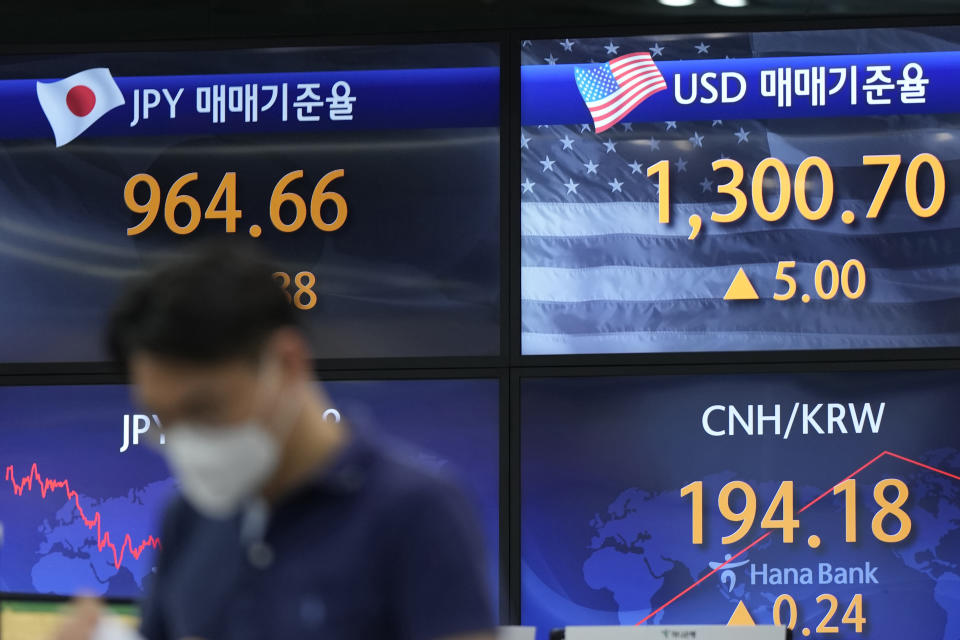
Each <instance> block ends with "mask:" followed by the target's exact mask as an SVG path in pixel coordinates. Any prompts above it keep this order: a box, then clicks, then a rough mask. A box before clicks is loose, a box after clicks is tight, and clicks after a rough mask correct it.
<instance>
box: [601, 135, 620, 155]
mask: <svg viewBox="0 0 960 640" xmlns="http://www.w3.org/2000/svg"><path fill="white" fill-rule="evenodd" d="M603 146H605V147H606V148H607V153H611V152H613V151H614V150H615V149H616V148H617V143H616V142H614V141H613V140H611V139H610V138H607V141H606V142H604V143H603Z"/></svg>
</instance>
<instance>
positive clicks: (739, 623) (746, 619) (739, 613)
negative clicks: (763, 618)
mask: <svg viewBox="0 0 960 640" xmlns="http://www.w3.org/2000/svg"><path fill="white" fill-rule="evenodd" d="M727 626H728V627H755V626H757V623H756V622H754V621H753V616H751V615H750V612H749V611H747V605H745V604H743V600H741V601H740V604H738V605H737V608H736V609H734V610H733V615H732V616H730V622H728V623H727Z"/></svg>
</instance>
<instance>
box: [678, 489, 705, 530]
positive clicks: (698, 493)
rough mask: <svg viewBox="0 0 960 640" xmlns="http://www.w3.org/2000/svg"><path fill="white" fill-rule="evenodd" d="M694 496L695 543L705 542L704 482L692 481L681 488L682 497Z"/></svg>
mask: <svg viewBox="0 0 960 640" xmlns="http://www.w3.org/2000/svg"><path fill="white" fill-rule="evenodd" d="M690 495H692V496H693V505H692V507H693V518H692V520H693V544H703V482H701V481H699V480H698V481H697V482H691V483H690V484H688V485H687V486H685V487H684V488H683V489H680V497H681V498H686V497H687V496H690Z"/></svg>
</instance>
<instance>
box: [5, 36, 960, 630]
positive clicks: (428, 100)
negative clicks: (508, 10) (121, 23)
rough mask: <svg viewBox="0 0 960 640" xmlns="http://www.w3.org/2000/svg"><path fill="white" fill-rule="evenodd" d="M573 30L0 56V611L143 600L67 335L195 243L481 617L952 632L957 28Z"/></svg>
mask: <svg viewBox="0 0 960 640" xmlns="http://www.w3.org/2000/svg"><path fill="white" fill-rule="evenodd" d="M601 35H602V37H598V36H597V34H596V33H593V34H591V35H590V37H579V34H577V33H576V32H575V30H573V29H571V30H568V31H558V32H556V33H552V34H550V37H545V36H544V35H543V33H540V34H537V36H536V37H531V35H529V34H526V33H521V32H514V33H500V32H497V33H490V34H489V37H486V38H479V39H478V40H476V41H468V40H462V39H460V41H456V40H457V39H454V38H449V39H446V41H444V39H442V38H439V39H437V40H436V41H434V42H429V43H426V42H425V43H423V44H402V45H400V44H392V45H382V44H363V45H350V46H317V45H316V43H310V44H309V46H307V45H304V46H291V45H290V44H289V43H285V44H284V45H283V46H279V45H273V44H271V43H259V44H256V45H251V46H249V47H247V48H239V49H238V48H232V49H224V48H220V49H212V48H197V49H196V50H189V51H188V50H183V49H182V48H180V49H179V50H174V48H173V47H171V46H167V45H164V44H163V43H159V44H158V45H157V47H156V50H155V51H151V52H149V53H145V52H129V51H111V52H105V51H97V50H95V49H88V50H85V51H79V50H78V51H76V52H74V53H71V54H69V55H57V56H50V55H17V56H13V55H10V56H6V57H0V97H2V98H3V101H2V104H3V107H2V109H3V110H4V112H5V114H7V115H8V117H5V118H2V119H0V164H2V166H3V170H2V171H0V272H2V273H4V274H5V277H4V278H2V279H0V316H2V318H3V321H2V322H0V467H2V469H3V470H4V485H3V486H4V487H6V489H5V490H2V491H0V522H2V524H3V532H4V545H3V546H2V547H0V599H2V598H3V596H4V595H6V596H16V597H31V596H42V595H51V596H64V597H65V596H69V595H71V594H73V593H75V592H77V591H78V590H87V591H91V590H92V591H93V592H95V593H99V594H101V595H105V596H109V597H113V598H119V599H135V598H137V597H139V596H140V595H141V594H142V592H143V589H144V588H145V587H146V586H147V585H148V584H149V580H150V575H151V571H152V564H151V559H152V552H153V550H154V548H155V547H156V546H157V545H158V544H159V543H160V542H161V541H159V540H158V538H157V536H158V534H157V519H158V518H159V517H160V514H161V513H162V509H163V505H164V503H165V502H166V501H167V499H168V498H169V497H170V496H171V495H173V494H174V493H175V491H176V487H175V486H174V483H173V481H172V479H171V477H170V474H169V472H168V471H167V470H166V468H165V467H164V466H163V464H162V462H161V461H160V459H159V458H157V457H156V456H155V454H153V453H151V452H149V451H147V450H145V449H144V448H142V447H141V446H140V445H139V438H140V436H141V435H142V434H144V433H146V432H147V431H149V430H150V429H151V428H154V427H155V424H154V422H153V418H152V417H151V416H149V415H145V414H144V413H143V412H142V411H141V410H140V409H138V408H137V407H136V406H134V405H133V403H132V400H131V399H130V394H129V390H128V388H127V387H126V386H125V385H124V384H122V383H123V375H122V374H123V372H122V371H120V370H119V369H117V368H115V367H114V366H113V365H111V364H109V363H107V362H106V361H105V357H106V356H105V352H104V350H103V349H102V346H101V344H102V342H101V331H102V326H103V322H104V318H105V314H106V312H107V311H108V309H109V307H110V304H111V303H112V301H113V300H114V298H115V296H116V295H117V293H118V292H119V291H120V289H121V288H122V287H123V285H124V283H125V282H127V281H128V280H129V279H130V278H131V277H133V276H135V275H136V274H139V273H141V272H143V270H145V269H148V268H150V267H151V266H152V265H153V264H155V263H156V262H157V261H158V260H160V259H164V258H168V257H172V256H176V255H177V253H178V252H180V251H182V250H184V249H185V248H187V247H188V246H190V245H191V244H193V243H195V242H197V241H198V240H201V239H204V238H209V237H211V236H217V237H223V236H226V237H235V238H238V239H240V238H242V239H243V240H244V241H247V242H254V243H258V244H259V245H260V246H262V247H263V248H264V249H265V250H266V252H267V253H268V254H269V255H270V256H271V258H272V259H273V260H274V261H275V262H276V265H277V273H276V274H275V277H276V279H277V283H278V286H281V287H283V288H284V289H285V290H286V291H287V293H288V295H289V298H290V301H291V304H292V305H294V306H295V307H296V309H297V310H298V313H301V314H303V318H304V321H305V322H304V325H305V327H306V328H307V331H308V333H309V338H310V340H311V344H312V346H313V348H314V353H315V356H316V367H317V372H318V376H319V377H321V378H322V379H323V380H324V384H325V386H326V387H327V389H328V391H329V392H330V396H331V399H332V402H333V404H334V405H335V406H334V407H331V409H334V413H335V415H337V416H340V415H342V416H344V417H347V418H348V419H351V420H355V421H357V422H364V421H367V422H372V423H375V424H376V426H377V428H378V429H379V430H380V431H381V432H382V433H384V434H387V435H389V437H391V438H394V437H395V438H398V439H400V440H406V441H408V442H410V443H412V444H413V445H414V446H415V448H416V449H415V450H416V451H417V453H415V454H413V455H415V456H416V457H417V459H418V462H419V463H420V464H423V465H427V466H431V465H432V466H437V467H445V468H446V469H449V470H452V471H453V472H454V473H455V474H457V475H459V477H460V478H461V480H462V482H463V484H464V485H465V486H466V488H467V493H468V495H469V496H470V497H471V499H472V500H473V502H474V506H475V507H476V509H477V512H478V514H479V516H480V517H479V521H480V523H481V526H482V528H483V533H484V537H485V539H486V541H487V548H486V552H487V554H488V558H487V561H488V564H489V567H490V570H489V574H490V582H491V589H492V590H493V591H494V593H495V594H496V595H497V599H498V602H499V603H500V607H499V611H500V618H501V621H502V622H505V623H506V622H510V623H523V624H532V625H536V626H537V627H538V634H540V635H539V636H538V637H539V638H543V639H544V640H545V639H546V638H547V635H548V632H549V630H550V629H551V628H555V627H562V626H565V625H567V624H624V625H628V624H657V623H687V622H690V623H712V624H726V623H727V622H728V621H731V620H733V621H735V622H749V621H753V622H756V623H758V624H760V623H773V622H775V623H782V624H785V625H788V626H790V627H791V628H793V629H794V632H795V634H799V635H801V636H802V637H813V638H821V637H841V638H863V639H865V640H888V639H889V640H893V639H894V638H901V637H914V638H923V639H931V640H941V639H944V640H945V639H947V638H956V637H960V564H958V563H960V511H958V507H957V505H956V498H957V495H958V491H960V459H958V457H957V456H958V451H960V442H957V437H956V436H955V435H954V433H955V431H956V429H955V427H954V425H953V422H954V421H955V416H956V415H958V414H960V404H958V401H957V400H956V394H955V393H954V392H953V391H954V389H955V388H956V386H957V384H958V382H960V378H958V374H957V372H958V371H960V211H958V210H957V207H958V206H960V205H955V204H954V183H955V181H956V172H957V168H958V166H960V165H958V161H960V110H958V107H957V106H956V105H957V104H960V89H958V88H957V87H958V85H957V83H956V82H955V81H954V80H955V79H954V75H955V72H954V69H955V67H956V66H957V64H958V62H960V27H955V26H936V27H934V26H929V27H894V26H892V25H891V26H888V27H883V28H864V29H849V28H845V29H832V28H831V29H817V30H806V31H765V30H759V29H753V30H751V28H750V25H749V24H745V25H743V26H742V27H741V28H740V29H739V30H736V31H724V32H723V33H713V32H709V31H707V30H704V31H703V32H699V33H697V32H692V33H684V34H671V33H668V32H663V31H662V30H657V29H652V28H650V29H645V28H640V27H635V28H633V29H621V30H618V31H611V32H610V33H607V34H601ZM505 47H509V51H507V50H505ZM505 61H510V62H509V64H508V63H507V62H505ZM512 64H516V65H518V66H519V69H517V68H515V67H511V66H510V65H512ZM517 71H519V74H517V73H516V72H517ZM425 367H429V369H427V368H425ZM331 415H334V414H331ZM903 611H910V612H911V613H910V615H904V614H903Z"/></svg>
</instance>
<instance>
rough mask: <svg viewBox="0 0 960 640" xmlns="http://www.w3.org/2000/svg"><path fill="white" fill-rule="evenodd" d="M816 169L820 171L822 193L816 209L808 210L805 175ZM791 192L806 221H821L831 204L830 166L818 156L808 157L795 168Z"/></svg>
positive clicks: (831, 176) (831, 178) (831, 179)
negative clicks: (795, 172)
mask: <svg viewBox="0 0 960 640" xmlns="http://www.w3.org/2000/svg"><path fill="white" fill-rule="evenodd" d="M813 167H816V168H817V170H818V171H820V183H821V184H822V185H823V191H822V193H821V195H820V206H819V207H817V208H816V209H810V204H809V203H808V202H807V173H808V172H809V171H810V169H812V168H813ZM793 192H794V193H795V194H796V195H795V196H794V197H795V198H796V200H797V210H798V211H800V215H802V216H803V217H804V218H806V219H807V220H811V221H814V222H815V221H817V220H822V219H823V217H824V216H825V215H827V212H829V211H830V206H831V205H832V204H833V172H831V171H830V165H828V164H827V161H826V160H824V159H823V158H821V157H819V156H810V157H809V158H806V159H804V161H803V162H801V163H800V166H798V167H797V174H796V175H795V176H794V178H793Z"/></svg>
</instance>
